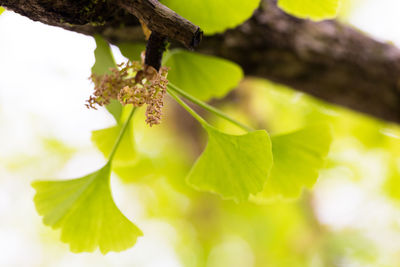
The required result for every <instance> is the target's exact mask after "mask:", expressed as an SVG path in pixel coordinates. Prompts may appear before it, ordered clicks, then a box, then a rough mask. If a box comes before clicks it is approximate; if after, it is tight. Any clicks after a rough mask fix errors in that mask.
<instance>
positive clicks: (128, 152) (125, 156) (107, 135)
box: [92, 125, 135, 167]
mask: <svg viewBox="0 0 400 267" xmlns="http://www.w3.org/2000/svg"><path fill="white" fill-rule="evenodd" d="M121 129H122V126H121V125H117V126H114V127H110V128H106V129H101V130H96V131H93V132H92V142H93V143H94V144H95V145H96V146H97V148H98V149H99V150H100V151H101V152H102V153H103V155H104V157H106V158H108V156H109V155H110V153H111V150H112V148H113V146H114V142H115V140H116V139H117V138H118V136H119V134H120V132H121ZM134 160H135V146H134V143H133V136H132V129H131V127H130V126H128V129H127V132H126V133H125V135H124V136H123V137H122V140H121V143H120V145H119V146H118V150H117V152H116V154H115V157H114V159H113V167H114V166H118V164H119V163H121V162H128V163H129V162H131V161H134Z"/></svg>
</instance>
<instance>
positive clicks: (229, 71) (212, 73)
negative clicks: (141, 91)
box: [165, 50, 243, 101]
mask: <svg viewBox="0 0 400 267" xmlns="http://www.w3.org/2000/svg"><path fill="white" fill-rule="evenodd" d="M165 65H167V66H168V67H170V70H169V73H168V80H169V81H170V82H171V83H173V84H175V85H176V86H178V87H180V88H182V89H183V90H185V91H186V92H187V93H189V94H190V95H192V96H194V97H196V98H198V99H200V100H203V101H207V100H210V99H211V98H222V97H224V96H226V94H227V93H229V91H230V90H232V89H234V88H235V87H236V86H237V85H238V84H239V82H240V81H241V80H242V78H243V71H242V69H241V68H240V67H239V66H238V65H236V64H235V63H233V62H230V61H228V60H225V59H221V58H217V57H212V56H206V55H201V54H198V53H194V52H188V51H183V50H174V51H173V52H172V53H170V54H168V55H167V56H166V60H165Z"/></svg>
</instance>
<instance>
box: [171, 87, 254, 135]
mask: <svg viewBox="0 0 400 267" xmlns="http://www.w3.org/2000/svg"><path fill="white" fill-rule="evenodd" d="M168 87H169V88H170V89H171V90H173V91H174V92H176V93H178V94H179V95H181V96H183V97H184V98H186V99H187V100H189V101H190V102H192V103H194V104H196V105H198V106H200V107H202V108H204V109H205V110H207V111H209V112H211V113H213V114H215V115H217V116H219V117H221V118H223V119H225V120H227V121H229V122H231V123H233V124H235V125H236V126H238V127H239V128H242V129H243V130H245V131H247V132H251V131H254V129H253V128H251V127H249V126H247V125H245V124H243V123H241V122H239V121H237V120H235V119H234V118H232V117H230V116H229V115H228V114H226V113H224V112H222V111H221V110H219V109H216V108H214V107H213V106H211V105H209V104H207V103H205V102H203V101H201V100H199V99H197V98H195V97H194V96H192V95H190V94H188V93H186V92H185V91H183V90H182V89H180V88H179V87H177V86H176V85H174V84H172V83H168ZM203 120H204V119H203Z"/></svg>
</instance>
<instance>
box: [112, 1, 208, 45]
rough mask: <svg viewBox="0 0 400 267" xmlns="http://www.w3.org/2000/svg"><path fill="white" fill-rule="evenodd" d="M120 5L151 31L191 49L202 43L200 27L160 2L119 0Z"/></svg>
mask: <svg viewBox="0 0 400 267" xmlns="http://www.w3.org/2000/svg"><path fill="white" fill-rule="evenodd" d="M118 4H119V5H120V6H121V7H123V8H124V9H126V10H127V11H129V12H130V13H131V14H133V15H135V16H136V17H137V18H139V19H141V20H142V21H143V22H144V23H145V24H146V25H147V27H148V28H149V29H150V30H151V31H155V32H158V33H162V34H163V35H165V36H167V37H168V38H170V39H172V40H176V41H179V42H181V43H182V44H184V45H185V46H186V47H188V48H190V49H193V48H195V47H197V46H198V45H199V43H200V41H201V38H202V36H203V33H202V31H201V30H200V28H199V27H198V26H196V25H194V24H193V23H191V22H190V21H188V20H187V19H184V18H182V17H181V16H179V15H178V14H176V13H175V12H174V11H172V10H171V9H169V8H168V7H166V6H164V5H162V4H160V3H159V2H158V0H118Z"/></svg>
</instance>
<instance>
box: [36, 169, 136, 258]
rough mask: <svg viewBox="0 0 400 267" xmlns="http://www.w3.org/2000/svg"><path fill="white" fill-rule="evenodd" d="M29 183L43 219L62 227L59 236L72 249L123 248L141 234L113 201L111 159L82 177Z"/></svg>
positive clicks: (103, 251) (102, 250) (52, 224)
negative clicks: (98, 168)
mask: <svg viewBox="0 0 400 267" xmlns="http://www.w3.org/2000/svg"><path fill="white" fill-rule="evenodd" d="M32 186H33V188H35V190H36V195H35V198H34V202H35V205H36V209H37V211H38V213H39V214H40V215H42V216H43V223H44V224H46V225H48V226H51V227H53V228H54V229H57V228H61V240H62V241H63V242H66V243H68V244H69V245H70V249H71V251H72V252H90V251H94V250H95V249H96V248H97V247H99V248H100V251H101V252H102V253H103V254H106V253H107V252H109V251H122V250H125V249H127V248H129V247H131V246H133V245H134V244H135V243H136V240H137V238H138V237H139V236H142V235H143V233H142V231H141V230H140V229H139V228H137V227H136V226H135V225H134V224H133V223H132V222H130V221H129V220H128V219H127V218H126V217H125V216H124V215H123V214H122V213H121V211H120V210H119V209H118V207H117V206H116V205H115V203H114V201H113V198H112V195H111V190H110V163H108V164H106V165H105V166H104V167H103V168H101V169H100V170H98V171H96V172H94V173H91V174H89V175H86V176H84V177H82V178H78V179H72V180H64V181H38V182H34V183H33V184H32Z"/></svg>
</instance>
